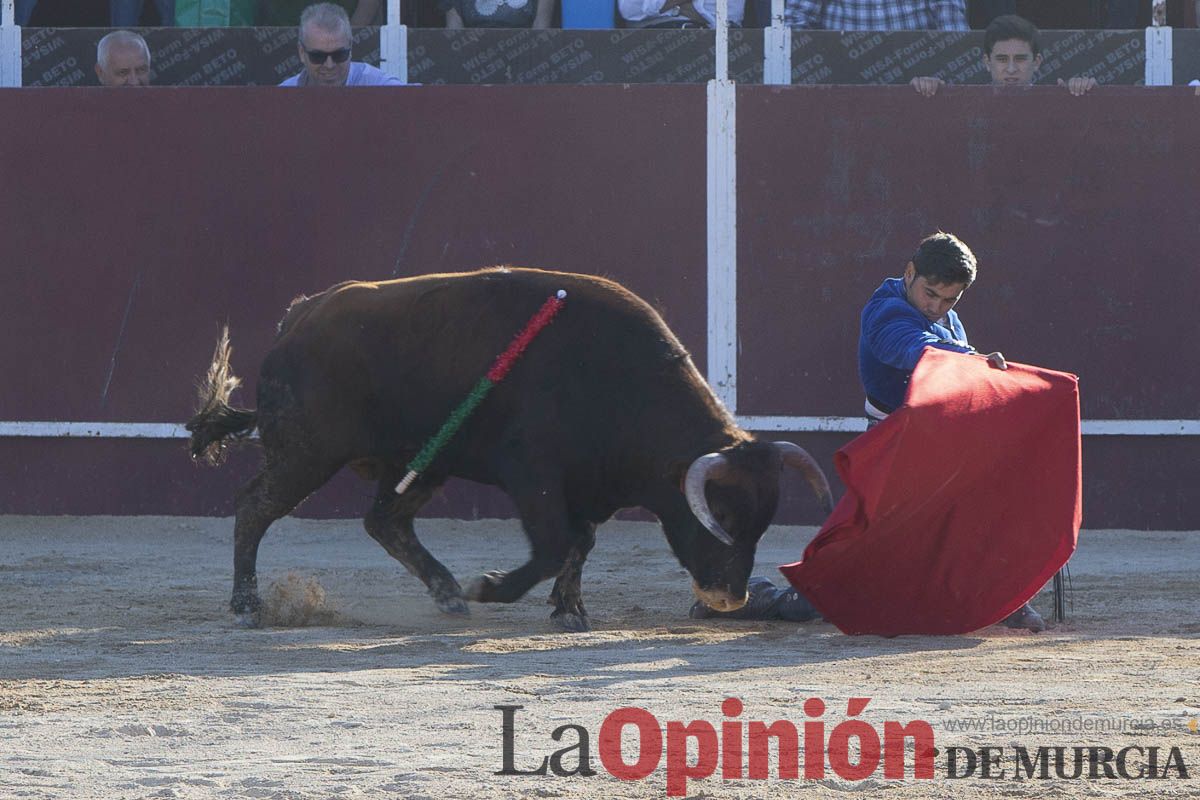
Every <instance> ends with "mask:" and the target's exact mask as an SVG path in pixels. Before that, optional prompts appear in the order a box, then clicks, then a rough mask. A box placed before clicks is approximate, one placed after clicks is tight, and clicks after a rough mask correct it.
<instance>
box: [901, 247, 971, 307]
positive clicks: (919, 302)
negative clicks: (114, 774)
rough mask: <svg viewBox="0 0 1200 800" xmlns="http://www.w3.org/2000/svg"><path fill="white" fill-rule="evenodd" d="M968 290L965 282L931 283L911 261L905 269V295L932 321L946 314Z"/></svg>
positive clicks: (913, 305)
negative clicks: (918, 271)
mask: <svg viewBox="0 0 1200 800" xmlns="http://www.w3.org/2000/svg"><path fill="white" fill-rule="evenodd" d="M966 290H967V285H966V284H965V283H931V282H930V281H929V280H928V279H927V278H925V277H924V276H922V275H918V274H917V268H916V267H915V266H914V265H913V263H912V262H911V261H910V262H908V266H907V267H905V269H904V292H905V297H907V298H908V302H909V303H910V304H911V305H912V307H913V308H915V309H917V311H920V312H921V315H922V316H923V317H925V319H927V320H929V321H930V322H937V321H938V320H940V319H941V318H942V317H944V316H946V314H947V313H948V312H949V311H950V309H952V308H954V305H955V304H956V303H957V302H958V301H959V299H960V298H962V295H963V292H965V291H966Z"/></svg>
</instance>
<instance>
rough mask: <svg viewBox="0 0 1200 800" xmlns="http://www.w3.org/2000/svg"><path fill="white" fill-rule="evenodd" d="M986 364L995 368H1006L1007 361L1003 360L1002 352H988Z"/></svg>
mask: <svg viewBox="0 0 1200 800" xmlns="http://www.w3.org/2000/svg"><path fill="white" fill-rule="evenodd" d="M987 360H988V366H989V367H993V368H995V369H1008V362H1007V361H1005V360H1004V354H1003V353H988V354H987Z"/></svg>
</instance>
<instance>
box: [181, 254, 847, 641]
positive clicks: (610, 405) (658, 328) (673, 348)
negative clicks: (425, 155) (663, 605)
mask: <svg viewBox="0 0 1200 800" xmlns="http://www.w3.org/2000/svg"><path fill="white" fill-rule="evenodd" d="M558 289H565V290H566V292H567V298H566V306H565V308H564V309H563V311H562V312H561V313H560V314H559V315H558V317H557V318H556V319H555V321H554V322H553V323H552V324H551V325H550V327H549V328H547V329H546V330H545V331H544V332H543V333H542V334H541V335H540V336H539V337H538V338H537V339H535V340H534V342H533V344H532V345H531V346H530V347H529V349H528V351H527V353H526V354H525V355H524V356H523V357H522V358H521V360H519V361H518V362H517V363H516V366H515V367H514V368H513V370H512V372H511V373H510V374H509V376H508V377H507V378H506V379H505V380H504V381H503V382H502V383H500V384H498V385H497V386H496V388H495V389H493V390H492V392H491V393H490V394H489V395H488V396H487V398H486V399H485V400H484V402H483V404H482V405H481V406H480V407H479V408H478V410H477V411H476V412H475V413H474V415H473V416H472V417H470V419H469V420H468V421H467V423H466V424H465V425H464V427H463V428H462V430H460V431H459V432H458V434H457V436H455V437H454V438H453V439H452V440H451V441H450V443H449V445H448V446H447V447H446V449H445V450H444V451H443V452H442V453H441V454H440V455H439V457H438V458H437V459H436V460H435V461H434V462H433V464H432V465H431V466H430V468H429V469H428V470H427V471H426V472H425V473H424V474H422V475H421V477H420V478H419V479H418V480H417V481H416V482H415V483H414V484H413V485H412V486H411V487H409V488H408V490H407V491H405V492H404V493H403V494H402V495H397V494H396V492H395V491H394V487H395V486H396V484H397V482H398V481H400V479H401V478H402V477H403V476H404V474H405V471H406V470H405V466H406V464H407V463H408V461H409V460H410V459H411V458H412V457H413V456H414V454H415V453H416V452H417V451H418V450H419V449H420V448H421V446H422V444H423V443H424V442H425V441H426V439H427V438H428V437H430V436H431V435H432V434H433V433H435V432H436V431H437V430H438V428H439V426H440V425H441V423H442V422H443V421H444V420H445V419H446V417H447V415H448V414H449V412H450V411H451V410H452V409H454V408H455V406H456V405H457V404H458V403H459V402H460V401H461V400H462V399H463V398H464V397H465V396H466V395H467V393H468V392H469V391H470V389H471V388H472V386H473V385H474V384H475V382H476V381H477V380H478V379H479V378H480V377H481V376H482V375H483V374H484V373H485V372H486V370H487V369H488V367H489V366H490V364H491V362H492V360H493V359H494V358H495V356H496V355H497V354H498V353H499V352H500V351H502V350H503V349H504V348H505V347H506V346H507V344H508V343H509V341H510V340H511V338H512V337H513V335H514V334H515V333H516V332H517V331H518V330H520V329H521V327H522V326H523V325H524V324H525V322H526V320H528V319H529V317H530V316H531V315H532V314H533V313H534V312H535V311H536V310H537V309H538V308H539V307H540V305H541V304H542V303H543V301H545V299H546V298H547V297H549V296H550V295H551V294H553V293H554V292H555V291H556V290H558ZM237 385H238V379H237V378H235V377H233V375H232V373H231V372H230V367H229V343H228V338H227V336H223V337H222V340H221V342H220V343H219V344H218V345H217V349H216V352H215V354H214V357H213V363H212V366H211V367H210V369H209V373H208V377H207V380H206V381H205V384H204V387H203V388H202V391H201V394H202V396H201V408H200V410H199V411H198V412H197V414H196V416H195V417H193V418H192V420H191V421H190V422H189V423H188V425H187V428H188V430H189V431H191V433H192V440H191V449H192V455H193V457H205V458H207V459H208V460H210V461H213V462H215V461H217V460H219V455H220V452H221V450H222V448H223V447H224V440H225V439H226V438H228V437H235V438H236V437H242V436H246V435H248V434H250V433H251V432H252V431H253V430H255V429H256V428H257V430H258V432H259V435H260V438H261V443H262V447H263V451H264V458H263V464H262V467H261V469H260V470H259V472H258V474H257V475H256V476H255V477H254V478H253V479H251V480H250V482H249V483H247V484H246V485H245V486H243V487H242V488H241V490H240V491H239V492H238V495H237V522H236V527H235V529H234V575H233V600H232V606H233V611H234V613H235V614H237V615H238V618H239V620H240V621H242V622H243V623H245V624H256V623H257V621H258V609H259V598H258V593H257V588H256V580H255V562H256V559H257V553H258V544H259V541H260V540H261V539H262V537H263V534H264V533H265V532H266V530H267V527H268V526H269V525H270V524H271V523H272V522H274V521H275V520H277V519H279V518H280V517H282V516H284V515H285V514H287V513H288V512H290V511H291V510H292V509H293V508H295V506H296V505H297V504H298V503H300V501H301V500H303V499H304V498H305V497H307V496H308V495H309V494H310V493H311V492H313V491H314V490H316V489H317V488H318V487H320V486H321V485H322V484H324V483H325V482H326V481H328V480H329V479H330V477H332V476H333V475H334V473H336V472H337V471H338V470H339V469H341V468H342V467H343V466H347V465H349V466H351V467H352V468H354V469H355V470H356V471H357V472H359V473H360V474H363V475H365V476H368V477H371V478H373V479H375V480H377V481H378V483H379V485H378V490H377V493H376V497H375V502H374V505H373V507H372V508H371V510H370V512H369V513H368V514H367V516H366V528H367V532H368V533H370V535H371V536H372V537H374V538H375V539H376V540H377V541H378V542H379V543H380V544H382V545H383V547H384V549H386V550H387V552H388V553H389V554H391V555H392V556H393V557H394V558H396V559H397V560H398V561H399V562H400V563H402V564H403V565H404V566H405V567H407V568H408V570H409V571H410V572H412V573H413V574H414V575H416V576H417V577H418V578H420V579H421V581H423V582H424V583H425V585H426V586H427V587H428V588H429V592H430V594H431V595H432V596H433V599H434V602H435V603H436V604H437V606H438V608H440V609H441V610H443V611H445V612H448V613H466V611H467V605H466V602H465V600H474V601H477V602H502V603H508V602H512V601H514V600H516V599H517V598H519V597H521V596H522V595H524V594H525V593H526V592H527V591H529V589H530V588H531V587H533V585H534V584H536V583H537V582H539V581H542V580H545V579H546V578H552V577H556V578H557V580H556V581H555V584H554V589H553V591H552V592H551V595H550V602H551V604H553V605H554V607H555V609H554V612H553V614H552V617H553V618H554V619H555V620H556V621H557V622H558V623H559V624H561V625H562V626H563V627H565V628H567V629H570V630H586V629H587V615H586V612H585V610H584V606H583V601H582V599H581V594H580V577H581V574H582V570H583V563H584V560H585V559H586V558H587V555H588V552H589V551H590V550H591V549H592V544H593V543H594V541H595V529H596V525H597V524H598V523H601V522H603V521H605V520H607V519H608V518H609V517H610V516H612V514H613V513H614V512H615V511H616V510H617V509H620V508H624V507H632V506H642V507H644V508H646V509H649V510H650V511H652V512H653V513H654V514H656V515H657V516H658V518H659V520H660V521H661V522H662V526H663V530H664V531H665V532H666V535H667V540H668V542H670V545H671V549H672V550H673V551H674V553H675V556H676V557H677V558H678V559H679V561H680V563H682V564H683V566H684V567H686V568H687V570H688V572H690V573H691V575H692V577H693V579H694V582H693V589H694V591H695V593H696V595H697V596H698V597H699V598H700V599H701V600H703V601H704V602H705V603H707V604H708V605H709V606H711V607H713V608H715V609H718V610H733V609H736V608H738V607H740V606H741V605H742V604H743V603H745V602H746V581H747V578H748V577H749V574H750V569H751V567H752V565H753V563H754V552H755V548H756V546H757V544H758V540H759V538H760V537H761V536H762V534H763V532H764V531H765V530H766V528H767V526H768V525H769V524H770V522H771V519H772V517H773V516H774V514H775V509H776V505H777V503H778V498H779V476H780V472H781V469H782V468H783V466H784V465H791V466H795V467H798V468H799V469H800V470H801V471H802V472H803V473H804V475H805V476H806V477H807V479H808V481H809V483H811V484H812V486H813V488H814V489H815V490H816V491H817V493H818V495H820V497H821V499H822V500H823V501H824V503H825V505H826V507H827V508H828V507H829V506H830V503H831V500H830V493H829V484H828V482H827V481H826V479H825V475H824V474H823V473H822V472H821V469H820V467H819V466H817V464H816V462H815V461H814V460H813V459H812V458H811V457H810V456H809V455H808V454H807V453H806V452H805V451H804V450H802V449H801V448H800V447H798V446H797V445H794V444H791V443H790V442H777V443H771V442H759V441H756V440H755V439H754V438H753V437H751V436H750V435H749V434H747V433H746V432H745V431H743V430H741V429H740V428H738V426H737V425H736V424H735V423H734V420H733V419H732V417H731V416H730V415H729V413H728V412H727V411H726V410H725V408H724V407H723V406H722V405H721V403H720V402H719V401H718V400H717V398H716V397H715V396H714V395H713V393H712V391H711V390H710V389H709V387H708V385H707V384H706V383H705V382H704V379H703V378H702V377H701V376H700V374H699V372H697V370H696V368H695V366H694V365H693V364H692V360H691V358H690V356H689V355H688V353H687V351H686V350H684V348H683V346H682V345H681V344H680V343H679V340H678V339H676V338H675V335H674V334H673V333H672V332H671V331H670V329H668V328H667V326H666V324H665V323H664V322H663V320H662V318H661V317H659V315H658V314H657V313H655V311H654V310H653V309H652V308H651V307H650V306H649V305H647V304H646V303H645V302H644V301H642V300H641V299H640V298H638V297H637V296H635V295H634V294H632V293H631V292H629V291H628V290H626V289H625V288H623V287H621V286H620V285H618V284H616V283H614V282H612V281H609V280H605V279H602V278H596V277H590V276H584V275H572V274H565V273H555V272H542V271H539V270H527V269H507V268H500V269H491V270H483V271H480V272H473V273H462V274H445V275H428V276H422V277H416V278H407V279H403V280H395V281H387V282H383V283H343V284H340V285H338V286H334V287H333V288H331V289H329V290H328V291H326V292H324V293H322V294H319V295H317V296H315V297H311V298H305V299H301V300H299V301H297V302H294V303H293V304H292V306H291V307H290V308H289V309H288V312H287V315H286V316H285V317H284V319H283V321H282V322H281V323H280V326H279V336H278V338H277V340H276V342H275V344H274V346H273V348H272V349H271V351H270V352H269V353H268V354H267V356H266V358H265V359H264V361H263V364H262V369H261V372H260V376H259V382H258V408H257V410H254V411H249V410H245V409H236V408H233V407H231V406H230V405H229V403H228V400H229V395H230V392H231V391H232V390H233V389H234V388H236V386H237ZM451 476H455V477H460V478H466V479H468V480H473V481H478V482H480V483H486V484H490V485H493V486H498V487H500V488H501V489H503V490H504V491H505V492H507V493H508V495H509V496H510V497H511V498H512V499H513V501H514V502H515V504H516V507H517V511H518V513H519V514H520V517H521V522H522V524H523V526H524V529H525V533H526V535H527V536H528V537H529V541H530V544H531V551H532V552H531V556H530V558H529V560H528V561H527V562H526V563H525V564H523V565H521V566H520V567H518V568H516V569H514V570H512V571H511V572H489V573H487V574H485V575H483V576H481V577H479V578H477V579H476V580H475V581H474V582H473V583H471V584H470V585H469V586H468V588H467V590H466V591H465V592H464V591H462V590H461V589H460V587H459V584H458V581H456V580H455V579H454V576H453V575H451V574H450V572H449V571H448V570H447V569H446V568H445V567H444V566H442V564H440V563H439V562H438V561H437V559H435V558H434V557H433V556H432V555H430V554H429V552H428V551H427V550H426V549H425V548H424V547H422V546H421V543H420V542H419V541H418V540H417V536H416V534H415V533H414V531H413V516H414V515H415V514H416V513H417V511H418V510H419V509H420V508H421V506H422V505H423V504H424V503H425V502H426V501H427V500H428V499H429V498H430V496H431V494H432V493H433V491H434V490H435V489H436V488H437V487H438V486H439V485H440V484H442V483H443V482H444V481H445V480H446V479H447V478H449V477H451Z"/></svg>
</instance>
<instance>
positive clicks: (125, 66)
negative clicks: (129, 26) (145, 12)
mask: <svg viewBox="0 0 1200 800" xmlns="http://www.w3.org/2000/svg"><path fill="white" fill-rule="evenodd" d="M96 77H97V78H99V79H100V85H101V86H149V85H150V48H149V47H148V46H147V45H146V40H145V39H143V38H142V37H141V36H139V35H138V34H136V33H134V32H133V31H113V32H112V33H110V34H108V35H107V36H105V37H104V38H103V39H101V40H100V43H99V44H98V45H96Z"/></svg>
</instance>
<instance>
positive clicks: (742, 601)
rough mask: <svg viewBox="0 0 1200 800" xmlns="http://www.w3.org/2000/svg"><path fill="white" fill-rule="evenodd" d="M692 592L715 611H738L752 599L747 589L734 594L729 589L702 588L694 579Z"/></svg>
mask: <svg viewBox="0 0 1200 800" xmlns="http://www.w3.org/2000/svg"><path fill="white" fill-rule="evenodd" d="M692 593H693V594H694V595H696V599H697V600H699V601H700V602H701V603H704V605H706V606H708V607H709V608H711V609H712V610H713V611H737V610H738V609H739V608H741V607H742V606H744V605H746V602H747V601H748V600H749V599H750V595H749V594H748V593H747V592H746V591H745V590H743V591H742V593H741V594H740V595H737V596H734V595H733V594H732V593H731V592H730V591H729V590H728V589H720V588H714V589H702V588H700V584H698V583H696V582H695V581H692Z"/></svg>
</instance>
